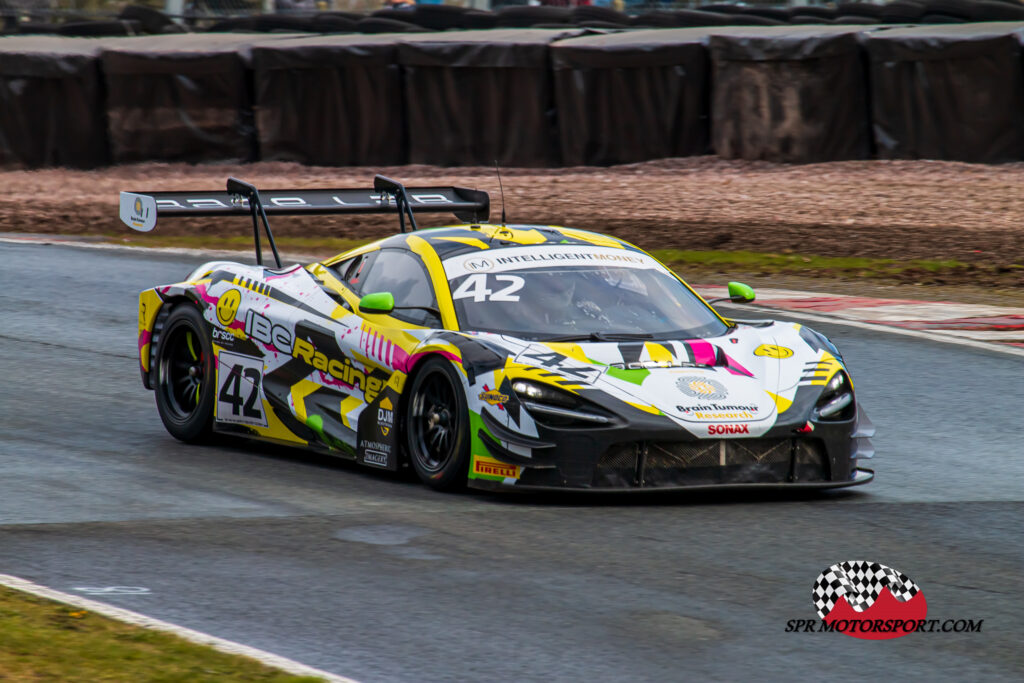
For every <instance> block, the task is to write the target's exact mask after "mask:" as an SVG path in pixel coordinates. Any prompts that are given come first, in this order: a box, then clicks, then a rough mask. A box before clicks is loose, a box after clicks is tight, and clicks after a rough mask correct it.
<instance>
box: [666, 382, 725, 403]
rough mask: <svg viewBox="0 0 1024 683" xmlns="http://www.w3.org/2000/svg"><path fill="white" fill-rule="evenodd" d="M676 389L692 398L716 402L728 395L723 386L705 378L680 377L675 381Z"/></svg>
mask: <svg viewBox="0 0 1024 683" xmlns="http://www.w3.org/2000/svg"><path fill="white" fill-rule="evenodd" d="M676 387H678V389H679V391H681V392H683V393H684V394H686V395H687V396H690V397H693V398H703V399H708V400H717V399H722V398H725V397H726V396H728V395H729V392H728V390H726V388H725V385H723V384H722V383H721V382H716V381H715V380H713V379H710V378H706V377H680V378H679V379H678V380H676Z"/></svg>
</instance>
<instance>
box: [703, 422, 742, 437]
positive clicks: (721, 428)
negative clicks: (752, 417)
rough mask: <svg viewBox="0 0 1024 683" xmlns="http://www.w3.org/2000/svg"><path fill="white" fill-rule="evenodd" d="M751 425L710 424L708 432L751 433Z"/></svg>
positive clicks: (712, 433)
mask: <svg viewBox="0 0 1024 683" xmlns="http://www.w3.org/2000/svg"><path fill="white" fill-rule="evenodd" d="M749 433H750V425H708V434H710V435H712V436H714V435H716V434H749Z"/></svg>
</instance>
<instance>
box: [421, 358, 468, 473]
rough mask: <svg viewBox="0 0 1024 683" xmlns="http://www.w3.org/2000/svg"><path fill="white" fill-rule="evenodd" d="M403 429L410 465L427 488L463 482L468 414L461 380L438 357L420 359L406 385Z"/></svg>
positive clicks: (466, 455) (466, 465)
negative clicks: (420, 361) (418, 367)
mask: <svg viewBox="0 0 1024 683" xmlns="http://www.w3.org/2000/svg"><path fill="white" fill-rule="evenodd" d="M408 416H409V417H408V420H407V422H406V429H405V442H406V448H407V449H408V452H409V460H410V461H411V463H412V466H413V469H414V470H416V474H417V475H419V477H420V479H421V480H422V481H423V483H425V484H427V485H428V486H430V487H431V488H435V489H439V490H449V489H453V488H457V487H459V486H463V485H464V484H465V483H466V474H467V471H468V469H469V414H468V409H467V406H466V396H465V393H464V392H463V390H462V382H461V381H460V379H459V376H458V374H457V372H456V371H455V368H453V367H452V366H451V364H450V363H449V362H448V361H446V360H444V359H442V358H428V359H427V360H425V361H423V365H422V366H421V367H420V369H419V371H418V372H417V373H416V376H415V377H414V378H413V380H412V386H411V387H410V389H409V411H408Z"/></svg>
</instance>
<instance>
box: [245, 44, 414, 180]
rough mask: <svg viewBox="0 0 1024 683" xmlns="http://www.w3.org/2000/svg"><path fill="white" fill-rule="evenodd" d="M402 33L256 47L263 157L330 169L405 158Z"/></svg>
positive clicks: (254, 63)
mask: <svg viewBox="0 0 1024 683" xmlns="http://www.w3.org/2000/svg"><path fill="white" fill-rule="evenodd" d="M399 38H400V36H398V35H395V34H390V35H389V34H376V35H360V34H356V35H334V36H311V37H306V38H295V39H290V40H276V41H270V42H267V43H257V44H255V45H253V46H252V47H251V48H250V53H251V58H252V67H253V79H254V84H255V96H256V100H255V112H256V130H257V133H258V135H259V148H260V157H261V158H262V159H273V160H280V161H298V162H301V163H304V164H319V165H332V166H343V165H352V166H357V165H359V166H377V165H394V164H403V163H406V161H407V160H408V152H407V149H406V144H405V122H404V118H403V116H402V112H403V106H402V97H403V95H402V79H401V71H400V67H399V66H398V63H397V54H398V50H397V44H398V40H399Z"/></svg>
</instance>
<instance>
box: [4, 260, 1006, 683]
mask: <svg viewBox="0 0 1024 683" xmlns="http://www.w3.org/2000/svg"><path fill="white" fill-rule="evenodd" d="M194 265H196V263H195V261H194V260H193V259H183V258H182V257H180V256H179V257H171V256H162V255H138V254H135V253H129V252H113V251H106V250H87V249H75V248H66V247H56V246H36V245H25V246H22V245H9V244H0V349H2V353H0V378H2V384H0V573H5V574H13V575H17V576H20V577H22V578H25V579H29V580H31V581H35V582H37V583H40V584H44V585H47V586H50V587H52V588H56V589H58V590H64V591H67V592H71V593H75V592H81V590H80V589H81V588H83V587H92V588H105V587H109V586H129V587H140V588H145V589H148V591H147V592H145V593H135V594H100V595H95V594H94V595H91V596H90V597H93V598H96V599H100V600H103V601H106V602H109V603H110V604H114V605H117V606H119V607H124V608H127V609H131V610H135V611H138V612H142V613H144V614H147V615H150V616H153V617H156V618H158V619H163V620H166V621H171V622H174V623H178V624H181V625H183V626H186V627H189V628H193V629H197V630H200V631H205V632H208V633H211V634H213V635H216V636H220V637H223V638H228V639H231V640H236V641H239V642H242V643H245V644H247V645H251V646H254V647H258V648H261V649H264V650H269V651H271V652H274V653H277V654H280V655H283V656H286V657H290V658H292V659H296V660H298V661H301V662H303V663H306V664H309V665H311V666H315V667H318V668H321V669H325V670H328V671H332V672H335V673H337V674H340V675H344V676H350V677H353V678H356V679H359V680H362V681H392V680H395V681H435V680H436V681H440V680H497V681H520V680H582V679H586V680H602V681H603V680H650V681H663V680H682V679H685V678H694V679H698V680H699V679H716V680H723V679H739V678H754V677H757V678H760V679H766V680H813V681H818V680H821V679H823V678H830V679H840V680H842V679H854V678H857V679H861V678H875V677H877V678H881V679H891V678H905V677H910V676H916V677H920V678H922V679H924V680H933V681H938V680H954V681H962V680H1020V677H1021V676H1022V675H1024V655H1022V652H1021V648H1020V641H1021V633H1022V631H1024V616H1022V615H1021V607H1022V605H1021V602H1022V597H1024V579H1022V575H1024V572H1022V567H1024V534H1022V531H1021V529H1022V522H1024V514H1022V509H1024V508H1022V504H1021V501H1022V493H1024V457H1022V456H1024V453H1022V451H1024V447H1022V437H1024V417H1022V411H1021V399H1022V398H1024V390H1022V389H1021V386H1022V382H1021V380H1022V377H1024V363H1022V361H1021V359H1019V358H1016V357H1013V356H1008V355H1000V354H998V353H990V352H986V351H980V350H974V349H969V348H964V347H957V346H952V345H946V344H941V343H931V342H928V341H923V340H918V339H907V338H903V337H898V336H894V335H888V334H885V333H874V332H871V331H866V330H861V329H854V328H848V327H841V326H829V325H815V327H817V328H818V329H820V330H822V331H823V332H825V333H826V334H828V335H830V336H831V337H832V338H833V339H834V340H835V341H836V342H837V343H838V344H839V346H840V348H841V349H842V350H843V351H844V354H845V355H846V357H847V360H848V361H849V362H850V364H851V367H852V370H853V374H854V380H855V382H856V383H857V386H858V390H859V395H860V400H861V401H862V402H863V404H864V405H865V406H866V408H867V410H868V411H869V414H870V415H871V417H872V419H873V420H874V421H875V423H876V424H877V426H878V437H877V438H876V439H875V445H876V446H877V450H878V456H877V457H876V458H875V460H874V467H875V469H876V470H877V474H878V476H877V479H876V481H875V482H873V483H871V484H869V485H867V486H866V487H861V488H860V489H852V490H848V491H845V492H831V493H826V494H815V495H793V494H786V495H759V496H753V495H739V494H731V495H728V496H723V495H709V494H704V495H693V494H680V495H670V496H668V495H658V496H639V497H638V496H629V497H621V496H620V497H608V496H602V497H591V496H566V495H545V496H540V497H538V496H529V497H524V496H494V495H478V494H474V493H462V494H455V495H450V494H448V495H446V494H440V493H434V492H432V491H430V490H428V489H426V488H424V487H422V486H420V485H419V484H417V483H416V482H415V481H413V480H412V479H410V478H408V477H401V476H393V475H388V474H385V473H378V472H370V471H366V470H363V469H360V468H358V467H357V466H355V465H349V464H347V463H341V462H336V461H333V460H331V459H327V458H322V457H312V456H308V455H304V454H302V453H301V452H295V451H288V450H283V449H279V448H273V447H264V446H252V445H246V444H240V443H231V442H227V443H221V444H218V445H215V446H210V447H190V446H186V445H183V444H181V443H179V442H177V441H175V440H174V439H173V438H171V437H170V436H169V435H168V434H167V433H166V432H165V431H164V429H163V426H162V425H161V423H160V420H159V418H158V416H157V413H156V408H155V405H154V400H153V395H152V393H150V392H148V391H146V390H145V389H143V388H142V386H141V385H140V383H139V377H138V370H137V365H136V361H135V352H136V337H135V334H136V332H135V325H136V322H135V316H136V296H137V293H138V291H139V290H141V289H143V288H145V287H148V286H152V285H153V284H157V283H164V282H171V281H174V280H178V279H180V278H182V277H183V276H184V275H185V274H186V273H187V272H188V271H190V270H191V268H192V267H193V266H194ZM843 560H871V561H876V562H881V563H883V564H887V565H889V566H892V567H895V568H897V569H899V570H901V571H903V572H905V573H906V574H907V575H909V576H910V577H911V578H912V579H913V580H914V581H916V582H917V583H918V584H919V585H920V586H921V588H922V590H923V592H924V593H925V595H926V597H927V601H928V607H929V613H928V616H929V618H940V619H947V618H952V619H974V620H979V619H984V625H983V630H982V632H981V633H919V634H913V635H910V636H906V637H903V638H899V639H896V640H885V641H863V640H857V639H854V638H850V637H848V636H844V635H840V634H834V633H833V634H828V633H786V632H785V628H786V625H787V621H788V620H791V619H814V618H815V612H814V607H813V605H812V603H811V597H810V593H811V587H812V585H813V582H814V580H815V578H816V577H817V575H818V573H819V572H821V571H822V570H823V569H825V568H826V567H828V566H829V565H831V564H833V563H836V562H840V561H843ZM0 645H2V641H0Z"/></svg>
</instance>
